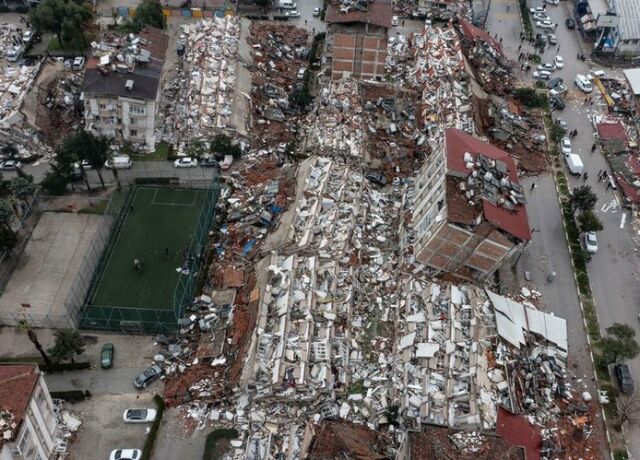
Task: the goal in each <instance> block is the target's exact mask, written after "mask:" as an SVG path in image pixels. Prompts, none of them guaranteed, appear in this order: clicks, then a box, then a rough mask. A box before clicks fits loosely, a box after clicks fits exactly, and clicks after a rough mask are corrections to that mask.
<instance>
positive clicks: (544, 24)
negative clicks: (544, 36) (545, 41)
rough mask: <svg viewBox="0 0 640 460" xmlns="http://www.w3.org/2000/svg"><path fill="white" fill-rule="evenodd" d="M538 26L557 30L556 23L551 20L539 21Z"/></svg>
mask: <svg viewBox="0 0 640 460" xmlns="http://www.w3.org/2000/svg"><path fill="white" fill-rule="evenodd" d="M536 27H540V28H541V29H549V30H555V28H556V25H555V24H554V23H553V22H551V21H537V22H536Z"/></svg>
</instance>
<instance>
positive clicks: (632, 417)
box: [616, 392, 640, 428]
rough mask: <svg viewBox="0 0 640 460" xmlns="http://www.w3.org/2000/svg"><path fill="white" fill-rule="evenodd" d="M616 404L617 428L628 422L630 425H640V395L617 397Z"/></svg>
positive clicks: (634, 393)
mask: <svg viewBox="0 0 640 460" xmlns="http://www.w3.org/2000/svg"><path fill="white" fill-rule="evenodd" d="M617 403H618V417H617V420H616V425H617V426H618V428H622V425H623V424H624V423H625V422H629V424H631V425H635V424H637V423H640V394H638V393H636V392H633V393H632V394H630V395H625V396H619V397H618V398H617Z"/></svg>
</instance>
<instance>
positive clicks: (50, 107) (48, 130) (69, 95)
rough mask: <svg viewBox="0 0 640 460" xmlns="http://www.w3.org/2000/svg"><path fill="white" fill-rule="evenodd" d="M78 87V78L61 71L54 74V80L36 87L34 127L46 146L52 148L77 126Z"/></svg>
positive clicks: (78, 75)
mask: <svg viewBox="0 0 640 460" xmlns="http://www.w3.org/2000/svg"><path fill="white" fill-rule="evenodd" d="M43 83H45V82H43ZM81 85H82V75H81V74H80V73H78V72H74V71H72V70H70V69H67V68H65V69H64V70H59V71H57V72H56V74H55V77H54V78H52V79H51V80H50V81H48V82H47V83H46V84H45V85H42V87H40V88H38V90H37V99H38V103H39V107H38V110H37V113H36V120H35V124H36V126H37V127H38V129H40V131H41V132H42V134H43V135H44V137H45V139H46V140H47V142H48V143H49V144H51V145H56V144H57V143H59V142H61V141H62V139H64V137H65V136H66V135H67V134H68V133H69V132H71V131H74V130H77V129H78V128H79V127H80V123H81V121H82V102H81V101H80V86H81Z"/></svg>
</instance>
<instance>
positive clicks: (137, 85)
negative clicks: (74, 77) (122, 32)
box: [82, 27, 169, 150]
mask: <svg viewBox="0 0 640 460" xmlns="http://www.w3.org/2000/svg"><path fill="white" fill-rule="evenodd" d="M168 43H169V39H168V37H167V35H166V34H164V33H163V32H162V31H161V30H160V29H155V28H151V27H147V28H145V29H144V30H143V31H142V32H141V33H140V34H139V35H137V36H135V37H134V38H133V39H132V38H131V36H124V37H119V38H118V39H116V41H114V42H111V43H107V44H105V43H101V44H99V45H97V46H95V47H94V49H93V56H92V57H91V58H90V59H89V61H88V62H87V70H86V72H85V76H84V82H83V84H82V92H83V99H84V106H85V107H84V108H85V110H84V113H85V129H86V130H87V131H90V132H92V133H94V134H96V135H104V136H106V137H109V138H112V139H114V140H115V141H116V142H121V141H130V142H132V143H134V144H137V145H139V146H141V147H143V148H145V149H147V150H153V149H154V146H155V133H154V130H155V116H156V111H157V108H158V104H159V99H160V90H161V85H160V81H161V78H162V66H163V64H164V58H165V53H166V50H167V45H168Z"/></svg>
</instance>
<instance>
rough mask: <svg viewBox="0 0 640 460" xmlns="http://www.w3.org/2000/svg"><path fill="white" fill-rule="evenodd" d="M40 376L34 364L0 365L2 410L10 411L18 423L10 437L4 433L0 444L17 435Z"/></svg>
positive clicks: (0, 409)
mask: <svg viewBox="0 0 640 460" xmlns="http://www.w3.org/2000/svg"><path fill="white" fill-rule="evenodd" d="M39 377H40V374H39V373H38V367H37V366H35V365H32V364H3V365H0V412H8V413H10V414H11V415H12V417H13V420H14V421H15V423H16V424H17V425H16V429H15V430H13V432H12V433H11V436H10V437H8V436H7V435H5V433H2V434H3V436H0V446H2V444H3V442H4V441H10V440H12V439H13V436H15V435H16V433H17V431H18V430H17V428H18V427H19V426H20V423H21V422H22V419H23V417H24V414H25V412H26V410H27V406H28V404H29V400H30V399H31V395H32V394H33V389H34V388H35V386H36V383H37V382H38V378H39ZM3 431H4V429H3Z"/></svg>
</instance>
